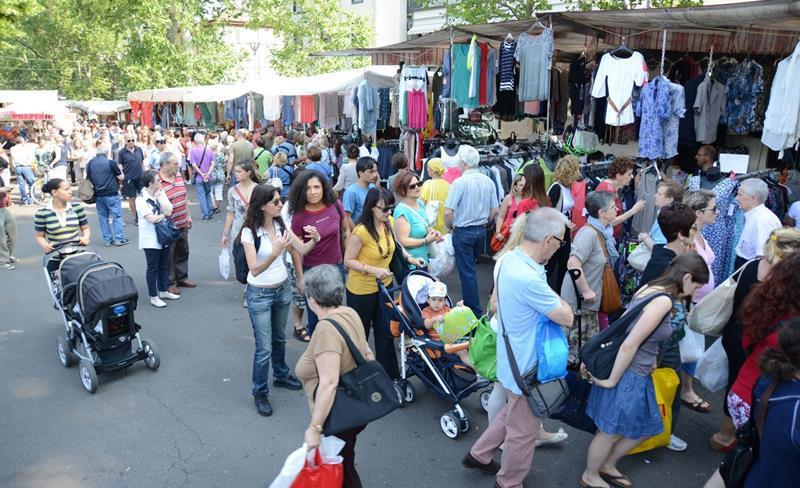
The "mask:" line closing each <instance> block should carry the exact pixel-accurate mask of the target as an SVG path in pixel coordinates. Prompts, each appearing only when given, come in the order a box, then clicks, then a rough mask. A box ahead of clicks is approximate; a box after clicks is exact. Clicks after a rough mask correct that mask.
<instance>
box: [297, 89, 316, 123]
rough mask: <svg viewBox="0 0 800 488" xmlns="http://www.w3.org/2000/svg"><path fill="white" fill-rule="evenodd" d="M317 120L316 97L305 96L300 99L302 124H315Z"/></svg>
mask: <svg viewBox="0 0 800 488" xmlns="http://www.w3.org/2000/svg"><path fill="white" fill-rule="evenodd" d="M315 120H317V114H316V113H315V112H314V95H303V96H301V97H300V123H301V124H313V123H314V121H315Z"/></svg>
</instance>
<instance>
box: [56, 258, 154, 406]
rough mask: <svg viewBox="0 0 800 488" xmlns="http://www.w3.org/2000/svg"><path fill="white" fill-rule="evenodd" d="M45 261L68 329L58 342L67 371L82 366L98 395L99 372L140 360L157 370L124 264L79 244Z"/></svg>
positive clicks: (84, 379)
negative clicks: (138, 320)
mask: <svg viewBox="0 0 800 488" xmlns="http://www.w3.org/2000/svg"><path fill="white" fill-rule="evenodd" d="M43 263H44V274H45V279H46V280H47V283H48V285H49V287H50V295H51V297H52V299H53V307H54V308H55V309H56V310H58V311H59V312H61V316H62V318H63V320H64V327H65V328H66V329H67V333H66V335H64V336H62V337H60V338H59V339H58V357H59V359H60V360H61V364H62V365H64V367H66V368H69V367H70V366H72V365H73V364H75V362H76V361H77V362H78V372H79V374H80V379H81V384H83V387H84V388H85V389H86V391H88V392H89V393H94V392H95V391H97V385H98V383H97V373H98V372H100V373H102V372H107V371H116V370H120V369H125V368H127V367H128V366H130V365H132V364H133V363H135V362H137V361H144V363H145V364H146V365H147V367H149V368H150V369H152V370H156V369H158V367H159V366H160V364H161V360H160V358H159V355H158V351H157V349H156V347H155V346H154V345H153V343H152V342H150V341H146V340H142V339H141V337H139V329H140V326H139V324H137V323H136V321H135V320H134V316H133V312H134V310H135V309H136V301H137V300H138V298H139V293H138V291H137V290H136V284H135V283H134V281H133V278H131V277H130V276H129V275H128V274H127V273H126V272H125V270H124V269H123V268H122V266H120V265H119V264H117V263H109V262H106V261H103V260H102V259H101V258H100V256H99V255H97V254H96V253H94V252H92V251H90V250H88V249H86V248H84V247H81V246H78V245H77V243H76V242H65V243H60V244H57V245H56V246H55V250H54V251H53V252H50V253H48V254H46V255H45V256H44V259H43ZM134 339H135V340H136V347H135V348H134V347H133V344H132V343H133V340H134Z"/></svg>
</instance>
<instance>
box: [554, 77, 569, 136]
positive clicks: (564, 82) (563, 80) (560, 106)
mask: <svg viewBox="0 0 800 488" xmlns="http://www.w3.org/2000/svg"><path fill="white" fill-rule="evenodd" d="M553 72H554V73H556V76H555V77H554V78H553V81H554V83H555V84H554V85H552V87H551V90H552V91H551V95H550V101H551V102H555V103H554V112H555V114H554V115H555V116H554V117H553V120H554V121H556V122H559V123H560V124H561V125H560V127H563V126H564V124H565V123H566V122H567V102H568V101H569V73H568V72H566V71H561V70H557V69H554V70H553ZM553 97H555V99H554V98H553Z"/></svg>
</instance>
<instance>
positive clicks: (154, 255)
mask: <svg viewBox="0 0 800 488" xmlns="http://www.w3.org/2000/svg"><path fill="white" fill-rule="evenodd" d="M144 257H145V259H146V260H147V271H146V273H145V277H146V278H147V294H148V295H150V297H151V298H152V297H157V296H158V292H161V291H167V275H168V274H169V247H166V248H164V249H145V250H144Z"/></svg>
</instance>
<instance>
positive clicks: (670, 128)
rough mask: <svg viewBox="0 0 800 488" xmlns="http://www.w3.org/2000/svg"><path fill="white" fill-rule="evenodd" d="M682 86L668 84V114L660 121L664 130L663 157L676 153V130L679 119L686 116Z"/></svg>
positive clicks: (673, 155) (670, 156) (671, 156)
mask: <svg viewBox="0 0 800 488" xmlns="http://www.w3.org/2000/svg"><path fill="white" fill-rule="evenodd" d="M684 100H685V97H684V94H683V87H682V86H681V85H679V84H677V83H670V84H669V115H668V116H667V118H666V119H665V120H664V121H663V123H662V128H663V130H664V157H665V158H667V159H668V158H674V157H675V156H677V155H678V130H679V126H680V121H681V119H682V118H684V117H685V116H686V105H684Z"/></svg>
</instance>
